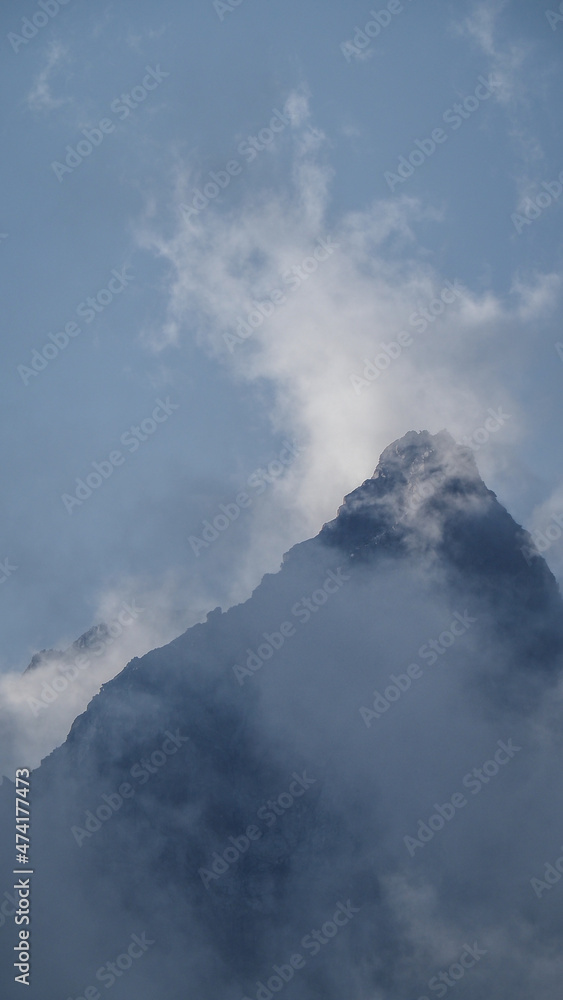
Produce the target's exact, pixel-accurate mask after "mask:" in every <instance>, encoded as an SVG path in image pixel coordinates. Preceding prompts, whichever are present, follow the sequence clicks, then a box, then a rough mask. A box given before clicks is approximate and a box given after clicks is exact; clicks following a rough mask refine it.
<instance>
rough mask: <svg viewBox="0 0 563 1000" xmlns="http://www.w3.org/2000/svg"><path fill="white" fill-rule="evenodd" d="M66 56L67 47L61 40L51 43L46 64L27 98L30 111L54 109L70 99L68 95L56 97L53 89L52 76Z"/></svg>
mask: <svg viewBox="0 0 563 1000" xmlns="http://www.w3.org/2000/svg"><path fill="white" fill-rule="evenodd" d="M66 57H67V49H66V48H65V46H64V45H62V43H61V42H58V41H55V42H51V43H50V45H49V48H48V53H47V62H46V65H45V66H44V67H43V69H42V70H41V72H40V73H39V74H38V76H37V77H36V78H35V82H34V84H33V87H32V88H31V90H30V92H29V94H28V95H27V98H26V100H27V106H28V108H29V110H30V111H39V112H41V111H54V110H55V109H56V108H60V107H61V106H62V105H63V104H66V103H67V102H68V101H69V98H68V97H54V96H53V93H52V90H51V78H52V76H53V75H54V74H55V73H56V72H57V71H58V70H59V68H60V67H61V65H62V64H63V63H64V62H65V60H66Z"/></svg>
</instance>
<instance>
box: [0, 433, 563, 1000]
mask: <svg viewBox="0 0 563 1000" xmlns="http://www.w3.org/2000/svg"><path fill="white" fill-rule="evenodd" d="M531 551H532V545H531V539H530V536H529V535H528V534H527V532H525V531H524V530H523V529H522V528H521V527H520V526H519V525H517V524H516V523H515V521H514V520H513V518H512V517H511V516H510V513H509V512H507V511H506V510H505V509H504V507H503V506H502V505H501V504H500V503H499V501H498V500H497V498H496V497H495V495H494V493H492V492H491V491H490V490H488V489H487V487H486V485H485V484H484V483H483V481H482V479H481V477H480V475H479V473H478V470H477V467H476V464H475V459H474V456H473V454H472V452H471V451H470V450H469V449H467V448H462V447H459V446H458V445H456V444H455V442H454V441H453V439H452V438H451V437H450V436H449V434H447V433H446V432H445V431H444V432H441V433H439V434H437V435H431V434H429V433H428V432H426V431H422V432H420V433H417V432H411V433H409V434H407V435H406V436H405V437H404V438H402V439H401V440H400V441H397V442H395V443H394V444H392V445H390V446H389V447H388V448H387V449H386V450H385V451H384V453H383V455H382V456H381V459H380V461H379V464H378V466H377V469H376V470H375V472H374V475H373V477H372V478H371V479H368V480H367V481H366V482H365V483H363V484H362V485H361V486H360V487H359V488H357V489H355V490H354V491H353V492H352V493H350V494H349V495H348V496H347V497H346V498H345V500H344V503H343V505H342V506H341V508H340V509H339V511H338V513H337V516H336V517H335V519H334V520H333V521H331V522H329V523H328V524H325V525H324V526H323V527H322V529H321V531H320V532H319V534H318V535H317V536H316V537H315V538H312V539H309V540H307V541H305V542H303V543H301V544H299V545H296V546H294V547H293V548H292V549H291V550H290V552H289V553H287V554H286V555H285V557H284V559H283V564H282V566H281V568H280V570H279V572H278V573H275V574H267V575H266V576H265V577H264V578H263V580H262V582H261V583H260V585H259V586H258V587H257V588H256V590H255V591H254V593H253V594H252V597H251V598H250V599H249V600H248V601H246V602H245V603H244V604H240V605H238V606H236V607H232V608H230V609H229V610H228V611H225V612H222V611H221V609H215V610H214V611H212V612H211V613H210V614H209V615H208V620H207V621H206V622H205V623H203V624H199V625H195V626H194V627H192V628H190V629H189V630H188V631H187V632H185V633H184V634H183V635H181V636H179V637H178V638H177V639H175V640H174V641H173V642H170V643H169V644H168V645H165V646H163V647H162V648H158V649H154V650H152V652H150V653H148V654H146V655H145V656H142V657H140V658H138V657H135V658H133V659H132V660H131V661H130V662H129V663H128V664H127V665H126V666H125V668H124V669H123V670H121V672H120V673H118V674H117V676H115V677H114V678H113V679H112V680H109V681H108V682H106V683H104V684H103V685H102V687H101V690H100V692H99V694H97V695H96V696H95V697H94V698H93V699H92V701H91V702H90V704H89V705H88V708H87V710H86V711H85V712H84V713H83V714H82V715H79V716H78V718H76V720H75V722H74V723H73V725H72V728H71V730H70V732H69V734H68V738H67V739H66V741H65V742H64V743H63V744H62V745H61V746H60V747H59V748H58V749H56V750H54V751H53V752H52V753H50V754H49V755H48V756H47V757H46V758H45V759H44V760H43V761H42V763H41V766H40V767H38V768H37V769H36V770H34V771H33V773H32V777H31V786H32V800H33V806H32V848H31V857H32V862H33V875H32V876H30V879H31V898H32V912H33V917H32V923H31V925H30V932H31V942H32V944H31V954H32V960H31V964H32V985H31V986H30V987H29V988H26V987H24V986H23V985H17V984H16V985H15V984H14V982H13V974H12V972H11V965H12V963H13V954H14V951H13V947H14V944H15V941H16V936H15V934H16V929H15V927H14V923H13V916H12V914H11V913H9V911H10V910H11V909H13V902H12V900H13V896H14V889H13V885H14V881H13V876H12V875H11V870H12V858H13V845H12V836H11V835H8V833H7V832H6V831H8V830H10V829H11V827H10V825H9V823H8V822H7V820H6V819H5V818H4V820H3V822H2V830H3V834H2V836H3V837H4V843H3V845H2V848H3V849H2V869H1V872H0V875H1V878H2V884H0V897H1V898H2V900H3V903H2V905H0V913H1V914H2V916H3V917H4V920H3V921H1V926H0V950H1V954H2V975H3V976H4V981H3V982H2V987H3V988H2V995H3V996H8V997H12V996H19V995H20V994H21V991H22V990H23V989H25V990H26V994H25V995H27V996H29V997H31V998H38V1000H39V998H40V1000H59V998H64V1000H66V998H73V1000H76V998H78V997H85V998H87V1000H97V997H98V996H105V995H106V990H110V989H111V990H112V991H113V992H112V994H111V995H112V996H115V997H116V998H117V997H123V998H124V1000H133V998H135V1000H145V998H146V1000H153V998H155V997H159V998H162V1000H177V998H178V1000H179V998H184V997H192V996H193V997H196V996H197V997H199V998H201V1000H212V998H213V1000H219V998H220V1000H243V998H245V1000H271V998H272V997H274V996H277V995H280V996H283V997H284V998H285V997H287V1000H317V998H318V1000H321V998H322V1000H337V998H339V1000H340V998H342V997H346V998H348V1000H417V998H419V1000H424V998H429V997H433V996H438V997H440V996H446V995H447V994H449V993H450V991H455V992H454V994H453V995H454V996H455V997H456V998H457V1000H463V998H467V1000H469V998H473V997H476V996H487V997H489V998H491V1000H508V998H510V1000H528V998H530V997H534V998H535V1000H556V998H557V1000H558V998H559V996H560V989H561V987H560V983H561V972H562V959H561V954H560V941H561V932H562V930H563V916H562V912H563V911H562V908H561V899H560V893H561V892H562V891H563V889H562V888H561V882H560V880H561V873H562V870H563V859H562V858H561V855H562V854H563V846H562V842H563V803H562V799H561V794H560V773H561V764H562V746H561V735H560V733H561V667H562V666H563V615H562V611H563V602H562V599H561V595H560V593H559V591H558V588H557V584H556V582H555V579H554V577H553V575H552V574H551V572H550V570H549V568H548V566H547V564H546V562H545V561H544V559H543V558H542V557H541V556H540V555H539V553H538V554H533V557H531V555H530V552H531ZM24 763H25V762H22V766H23V765H24ZM13 798H14V789H13V787H12V786H11V784H10V783H9V782H7V781H4V783H3V784H2V787H0V803H1V808H2V811H3V815H4V817H6V816H8V817H10V816H11V815H12V812H11V811H12V810H13ZM558 862H559V867H558ZM0 920H1V918H0Z"/></svg>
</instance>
